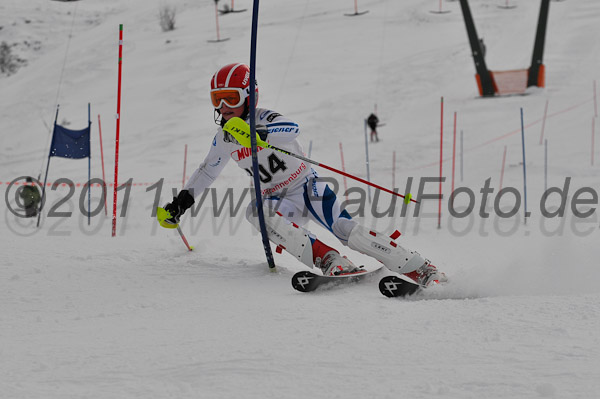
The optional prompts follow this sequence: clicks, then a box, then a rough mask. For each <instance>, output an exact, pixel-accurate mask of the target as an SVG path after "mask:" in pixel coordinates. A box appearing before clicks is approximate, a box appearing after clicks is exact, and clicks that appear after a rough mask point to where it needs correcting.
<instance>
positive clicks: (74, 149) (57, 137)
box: [50, 124, 90, 159]
mask: <svg viewBox="0 0 600 399" xmlns="http://www.w3.org/2000/svg"><path fill="white" fill-rule="evenodd" d="M50 156H51V157H63V158H71V159H81V158H87V157H89V156H90V126H88V127H86V128H85V129H83V130H71V129H67V128H65V127H62V126H60V125H57V124H55V125H54V134H53V135H52V145H51V146H50Z"/></svg>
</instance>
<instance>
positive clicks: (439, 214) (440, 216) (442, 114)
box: [438, 97, 444, 229]
mask: <svg viewBox="0 0 600 399" xmlns="http://www.w3.org/2000/svg"><path fill="white" fill-rule="evenodd" d="M440 104H441V117H440V200H439V206H438V229H441V228H442V162H443V160H444V97H442V100H441V102H440Z"/></svg>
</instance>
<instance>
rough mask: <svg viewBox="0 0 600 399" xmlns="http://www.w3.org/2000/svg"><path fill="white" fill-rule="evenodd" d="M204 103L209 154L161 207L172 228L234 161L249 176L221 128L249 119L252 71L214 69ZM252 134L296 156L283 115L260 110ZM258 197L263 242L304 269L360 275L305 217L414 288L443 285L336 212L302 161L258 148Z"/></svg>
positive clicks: (431, 269)
mask: <svg viewBox="0 0 600 399" xmlns="http://www.w3.org/2000/svg"><path fill="white" fill-rule="evenodd" d="M210 83H211V90H210V98H211V101H212V104H213V106H214V112H215V123H217V124H219V125H220V127H219V128H218V130H217V133H216V135H215V137H214V139H213V141H212V144H211V146H210V149H209V151H208V154H207V155H206V158H205V159H204V161H203V162H202V163H201V164H200V166H199V167H198V169H196V170H195V171H194V173H193V174H192V176H191V177H190V178H189V180H188V181H187V183H186V184H185V186H184V188H183V189H182V190H181V191H180V192H179V193H178V195H177V196H176V197H174V198H173V201H172V202H170V203H168V204H166V206H165V207H164V209H165V210H167V211H168V212H169V214H170V217H169V218H167V219H166V220H164V221H163V222H162V223H167V224H170V225H178V224H179V221H180V218H181V216H182V215H183V214H184V213H185V211H186V210H187V209H188V208H190V207H191V206H192V205H193V204H194V202H195V200H194V198H195V197H196V196H198V195H200V194H201V193H202V192H203V191H204V190H205V189H206V188H207V187H209V186H210V185H211V184H212V183H213V182H214V181H215V179H216V178H217V177H218V176H219V174H220V173H221V171H222V170H223V168H224V167H225V165H226V164H227V162H228V161H229V160H230V159H232V160H233V161H234V162H236V163H237V164H238V166H239V167H240V168H242V169H243V170H245V171H246V172H247V173H248V174H250V175H251V174H252V156H251V152H250V149H249V148H245V147H243V146H241V145H240V144H239V143H238V142H237V141H236V139H235V138H234V137H233V136H231V135H230V134H229V133H227V132H225V131H224V130H223V126H224V125H225V123H226V122H227V121H228V120H229V119H231V118H233V117H239V118H241V119H243V120H246V121H247V120H248V119H249V116H248V114H249V96H250V95H254V96H255V98H256V101H257V102H258V85H256V90H255V92H254V93H250V68H249V67H248V66H247V65H245V64H242V63H237V64H229V65H226V66H224V67H222V68H221V69H219V70H218V71H217V72H216V73H215V74H214V76H213V77H212V79H211V82H210ZM256 131H257V133H258V134H259V136H260V137H261V139H262V140H264V141H267V142H268V143H269V144H271V145H273V146H276V147H279V148H281V149H284V150H287V151H289V152H291V153H296V154H298V153H299V154H302V153H303V150H302V146H301V145H300V143H299V142H298V135H299V133H300V128H299V126H298V124H296V123H295V122H293V121H292V120H290V119H288V118H286V117H284V116H283V115H281V114H279V113H277V112H276V111H272V110H269V109H265V108H257V109H256ZM258 150H259V151H258V154H257V155H258V163H259V170H260V175H261V176H260V178H261V182H262V184H261V192H262V196H263V200H264V204H265V207H267V208H269V209H270V210H276V212H275V211H273V212H268V211H265V212H264V215H265V223H266V226H267V231H268V236H269V240H270V241H271V242H273V243H274V244H276V245H277V247H278V249H285V250H286V251H287V252H289V253H290V254H291V255H293V256H294V257H295V258H296V259H298V260H299V261H300V262H302V263H304V264H305V265H307V266H308V267H311V268H312V267H313V265H315V266H316V267H317V268H319V269H321V271H322V272H323V274H324V275H326V276H334V275H341V274H351V273H360V272H361V270H360V268H358V267H357V266H356V265H354V264H353V263H352V262H351V261H350V260H349V259H347V258H346V257H345V256H342V255H340V253H339V252H338V251H337V250H336V249H334V248H332V247H330V246H328V245H326V244H325V243H323V242H322V241H320V240H319V239H317V237H316V236H315V235H314V234H312V233H311V232H310V231H308V230H307V229H305V228H304V227H302V226H304V225H306V223H307V222H308V221H309V220H312V221H313V222H316V223H318V224H320V225H321V226H323V227H324V228H326V229H327V230H329V231H330V232H331V233H332V234H333V235H334V236H335V237H336V238H337V239H338V240H339V241H340V242H341V243H342V244H343V245H344V246H348V247H349V248H351V249H353V250H356V251H359V252H361V253H364V254H367V255H369V256H371V257H373V258H375V259H377V260H378V261H380V262H382V263H383V264H384V265H385V266H386V267H387V268H389V269H390V270H392V271H394V272H398V273H401V274H406V275H407V276H409V277H410V278H412V279H413V280H415V281H417V282H418V283H420V284H423V285H428V284H431V283H432V282H444V281H447V278H446V276H445V275H444V273H441V272H438V270H437V268H436V267H435V266H433V265H432V264H431V263H430V262H429V261H428V260H427V259H425V258H423V257H422V256H421V255H420V254H419V253H417V252H415V251H411V250H408V249H405V248H403V247H402V246H401V245H399V244H397V243H396V242H395V240H394V238H397V237H394V238H391V239H390V237H388V236H386V235H384V234H382V233H378V232H375V231H372V230H369V229H368V228H365V227H363V226H361V225H360V224H358V223H357V222H356V221H354V220H353V219H352V217H351V216H350V215H349V214H348V212H347V211H346V210H344V209H341V207H340V203H339V201H338V200H337V198H336V195H335V193H334V192H333V190H331V188H330V187H329V186H328V185H327V183H326V182H324V181H322V180H321V179H320V178H319V177H318V175H317V173H316V172H315V171H314V170H313V169H312V168H311V167H310V166H309V165H307V164H306V163H305V162H303V161H302V160H299V159H297V158H295V157H291V156H288V155H286V154H283V153H281V152H278V151H274V150H272V149H268V148H258ZM255 202H256V201H254V200H253V201H251V203H250V204H249V205H248V208H247V210H246V218H247V219H248V221H249V222H250V223H251V224H252V225H253V226H254V227H255V228H256V229H257V230H260V227H259V220H258V217H257V211H256V204H255Z"/></svg>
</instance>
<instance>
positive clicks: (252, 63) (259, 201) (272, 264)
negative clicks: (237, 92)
mask: <svg viewBox="0 0 600 399" xmlns="http://www.w3.org/2000/svg"><path fill="white" fill-rule="evenodd" d="M257 34H258V0H254V7H253V9H252V35H251V38H250V97H249V98H250V112H249V113H250V145H251V148H252V175H253V178H254V191H255V195H256V209H257V210H258V222H259V225H260V234H261V236H262V243H263V248H264V250H265V256H266V257H267V263H268V265H269V269H270V270H271V271H275V260H274V259H273V252H272V251H271V244H270V243H269V235H268V233H267V226H266V223H265V214H264V210H263V201H262V195H261V192H260V174H259V171H258V149H257V146H256V95H255V92H256V41H257Z"/></svg>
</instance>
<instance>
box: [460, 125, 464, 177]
mask: <svg viewBox="0 0 600 399" xmlns="http://www.w3.org/2000/svg"><path fill="white" fill-rule="evenodd" d="M463 149H464V147H463V131H462V130H461V131H460V181H461V182H462V181H463V177H464V176H463V164H464V152H463Z"/></svg>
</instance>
